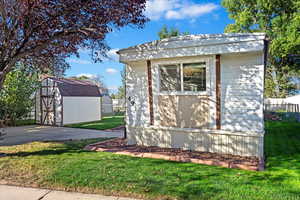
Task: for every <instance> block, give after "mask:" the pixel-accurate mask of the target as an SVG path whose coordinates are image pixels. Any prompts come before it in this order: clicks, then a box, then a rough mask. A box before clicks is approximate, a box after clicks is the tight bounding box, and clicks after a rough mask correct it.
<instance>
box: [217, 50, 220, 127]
mask: <svg viewBox="0 0 300 200" xmlns="http://www.w3.org/2000/svg"><path fill="white" fill-rule="evenodd" d="M216 126H217V129H218V130H220V129H221V56H220V55H216Z"/></svg>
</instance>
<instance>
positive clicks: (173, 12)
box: [146, 0, 219, 20]
mask: <svg viewBox="0 0 300 200" xmlns="http://www.w3.org/2000/svg"><path fill="white" fill-rule="evenodd" d="M218 7H219V6H218V5H217V4H214V3H205V4H198V3H194V2H192V1H191V0H150V1H147V3H146V15H147V16H148V17H149V18H150V19H152V20H158V19H160V18H165V19H193V18H197V17H199V16H201V15H205V14H208V13H211V12H212V11H214V10H216V9H217V8H218Z"/></svg>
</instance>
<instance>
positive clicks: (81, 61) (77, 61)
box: [67, 58, 92, 65]
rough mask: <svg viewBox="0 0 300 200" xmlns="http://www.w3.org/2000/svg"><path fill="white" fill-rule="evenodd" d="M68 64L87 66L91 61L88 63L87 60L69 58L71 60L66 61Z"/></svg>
mask: <svg viewBox="0 0 300 200" xmlns="http://www.w3.org/2000/svg"><path fill="white" fill-rule="evenodd" d="M67 61H68V62H69V63H75V64H81V65H88V64H92V62H91V61H89V60H83V59H78V58H77V59H73V58H71V59H68V60H67Z"/></svg>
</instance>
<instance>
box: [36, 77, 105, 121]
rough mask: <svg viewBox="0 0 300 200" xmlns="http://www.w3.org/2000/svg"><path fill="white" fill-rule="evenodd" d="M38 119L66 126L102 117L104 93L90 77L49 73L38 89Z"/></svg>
mask: <svg viewBox="0 0 300 200" xmlns="http://www.w3.org/2000/svg"><path fill="white" fill-rule="evenodd" d="M35 109H36V117H35V119H36V123H37V124H42V125H51V126H63V125H66V124H74V123H81V122H90V121H97V120H100V119H101V94H100V90H99V88H98V86H97V85H95V84H93V83H91V82H89V81H79V80H73V79H63V78H54V77H47V78H45V79H43V80H42V82H41V88H40V90H38V91H37V93H36V106H35Z"/></svg>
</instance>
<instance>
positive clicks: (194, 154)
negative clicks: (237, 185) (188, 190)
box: [84, 138, 264, 171]
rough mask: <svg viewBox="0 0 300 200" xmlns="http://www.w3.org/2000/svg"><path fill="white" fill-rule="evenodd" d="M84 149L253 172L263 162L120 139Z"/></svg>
mask: <svg viewBox="0 0 300 200" xmlns="http://www.w3.org/2000/svg"><path fill="white" fill-rule="evenodd" d="M84 149H85V150H90V151H102V152H112V153H116V154H120V155H129V156H134V157H143V158H155V159H163V160H170V161H177V162H192V163H197V164H206V165H216V166H222V167H227V168H238V169H245V170H253V171H261V170H263V169H264V163H263V161H260V160H259V159H258V158H256V157H244V156H235V155H229V154H217V153H209V152H198V151H189V150H182V149H179V148H160V147H146V146H138V145H127V143H126V140H125V139H121V138H118V139H112V140H106V141H103V142H99V143H95V144H90V145H87V146H86V147H85V148H84Z"/></svg>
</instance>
